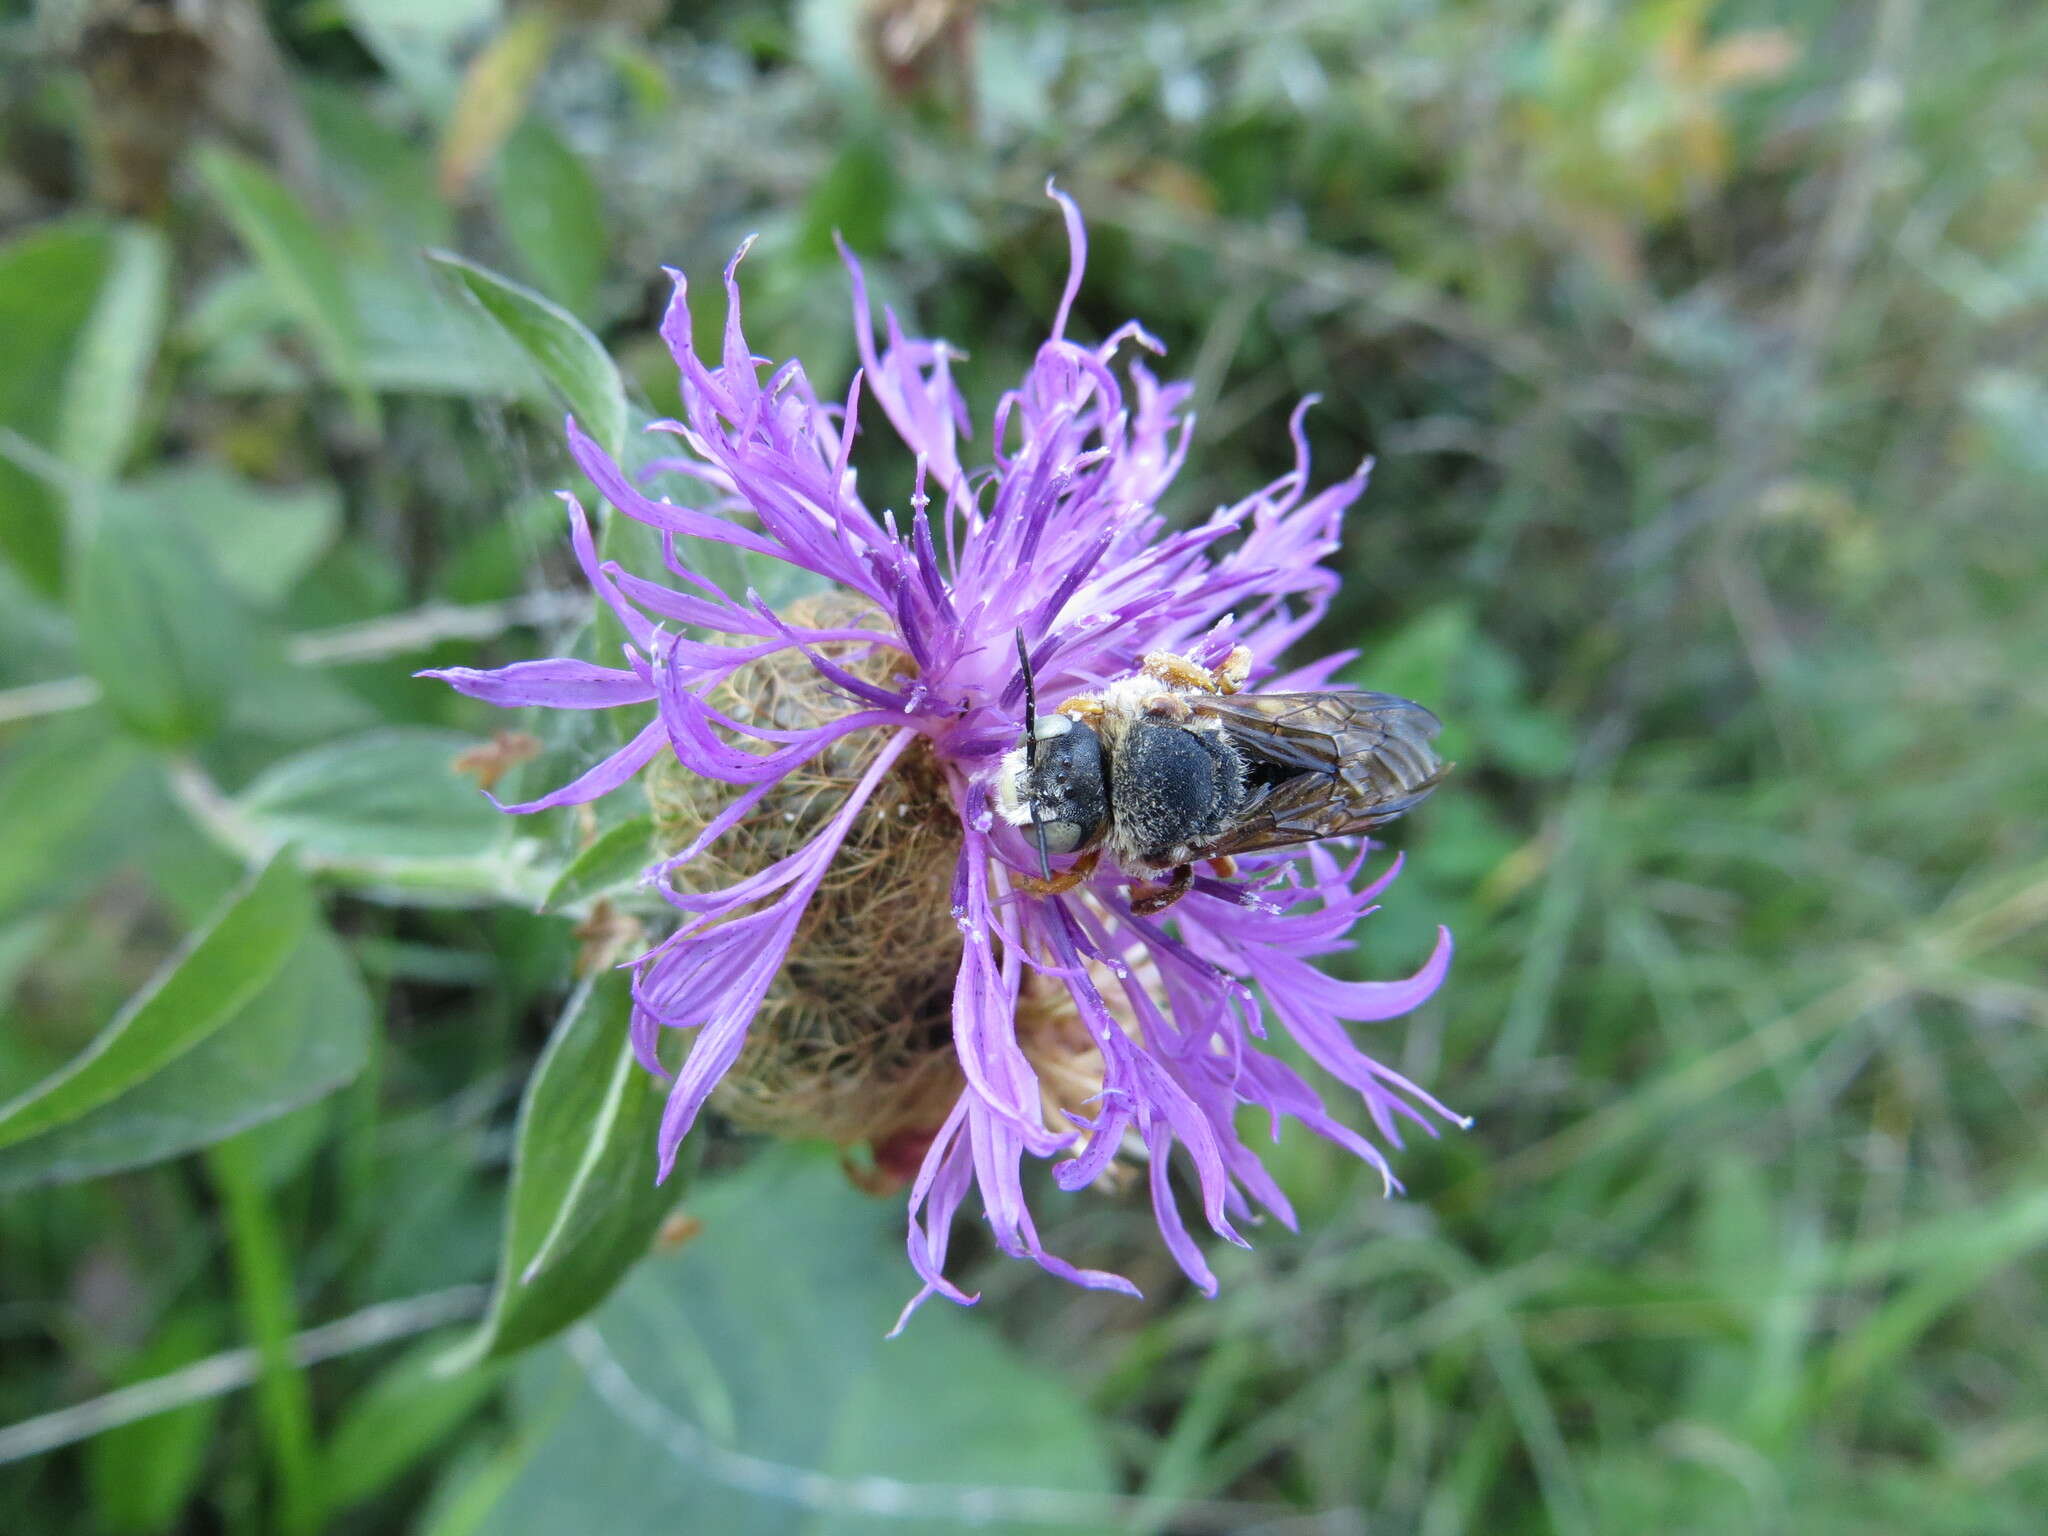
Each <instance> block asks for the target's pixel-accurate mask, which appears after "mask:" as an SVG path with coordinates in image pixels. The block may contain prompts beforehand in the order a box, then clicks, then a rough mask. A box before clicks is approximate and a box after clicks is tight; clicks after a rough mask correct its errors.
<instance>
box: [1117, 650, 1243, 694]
mask: <svg viewBox="0 0 2048 1536" xmlns="http://www.w3.org/2000/svg"><path fill="white" fill-rule="evenodd" d="M1143 666H1144V669H1145V673H1146V675H1147V676H1149V677H1156V678H1158V679H1159V681H1161V682H1162V683H1171V684H1174V685H1176V686H1178V687H1181V688H1194V689H1197V690H1199V691H1200V692H1202V693H1235V692H1237V690H1238V689H1240V688H1242V687H1243V686H1244V685H1245V682H1246V680H1247V679H1248V678H1250V677H1251V675H1252V653H1251V652H1250V651H1249V650H1247V649H1246V648H1245V647H1244V646H1241V645H1233V646H1232V647H1231V648H1230V651H1229V653H1228V654H1227V655H1225V656H1224V658H1223V660H1222V661H1221V662H1219V663H1218V664H1217V665H1216V667H1215V668H1214V669H1213V670H1212V669H1211V668H1208V667H1205V666H1201V665H1199V664H1198V663H1196V662H1192V661H1189V660H1188V659H1187V657H1185V656H1176V655H1174V654H1173V652H1171V651H1151V652H1148V653H1147V654H1146V656H1145V659H1144V662H1143Z"/></svg>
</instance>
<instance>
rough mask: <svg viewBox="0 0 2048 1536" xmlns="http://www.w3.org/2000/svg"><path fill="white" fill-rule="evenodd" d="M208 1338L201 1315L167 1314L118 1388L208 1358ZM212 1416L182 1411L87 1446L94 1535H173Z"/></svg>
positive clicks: (200, 1464) (209, 1410) (207, 1407)
mask: <svg viewBox="0 0 2048 1536" xmlns="http://www.w3.org/2000/svg"><path fill="white" fill-rule="evenodd" d="M214 1335H215V1328H214V1325H213V1324H212V1322H211V1321H210V1320H209V1317H208V1315H207V1313H204V1312H198V1311H179V1312H174V1313H173V1314H171V1316H170V1317H169V1318H167V1319H166V1320H165V1321H163V1322H162V1323H161V1324H159V1325H158V1327H157V1328H156V1330H155V1333H154V1336H153V1337H152V1338H151V1339H150V1340H149V1342H148V1343H147V1344H146V1345H145V1346H144V1347H143V1348H142V1349H141V1350H140V1351H139V1352H138V1353H137V1354H136V1356H135V1358H134V1359H133V1360H131V1361H130V1362H129V1363H128V1365H127V1367H126V1368H125V1369H124V1370H123V1371H122V1372H121V1382H122V1384H123V1385H124V1386H125V1385H132V1384H133V1383H135V1382H138V1381H146V1380H148V1379H149V1378H150V1377H152V1376H161V1375H164V1374H166V1373H167V1372H170V1371H174V1370H177V1369H178V1368H179V1367H180V1366H186V1365H190V1364H192V1363H193V1362H194V1361H195V1360H199V1359H201V1358H203V1357H204V1356H206V1355H207V1354H209V1353H211V1351H212V1348H213V1343H214ZM219 1408H220V1405H219V1404H218V1403H216V1402H207V1401H200V1402H196V1403H188V1404H186V1405H185V1406H184V1407H182V1408H174V1409H172V1410H171V1411H170V1412H169V1413H160V1414H157V1415H156V1416H155V1417H153V1418H147V1419H141V1420H138V1421H137V1422H136V1423H133V1424H123V1425H121V1426H119V1427H118V1428H115V1429H110V1430H107V1431H105V1432H104V1433H102V1434H98V1435H95V1436H94V1437H93V1438H92V1439H91V1440H89V1441H88V1442H86V1446H85V1465H86V1472H87V1478H86V1482H87V1485H88V1487H89V1488H90V1489H91V1491H92V1502H93V1513H94V1515H95V1517H96V1519H97V1528H98V1529H100V1530H102V1531H105V1532H106V1533H107V1536H155V1533H157V1532H160V1531H168V1530H172V1529H174V1528H175V1527H176V1525H177V1522H178V1516H179V1514H180V1512H181V1511H182V1510H183V1509H184V1507H185V1501H186V1500H187V1499H188V1498H190V1497H191V1496H192V1492H193V1489H194V1488H195V1486H196V1485H197V1483H198V1481H199V1474H200V1473H201V1472H202V1471H203V1470H205V1467H206V1450H207V1442H208V1439H209V1438H210V1436H211V1434H212V1431H213V1422H214V1419H215V1417H216V1416H217V1414H218V1411H219Z"/></svg>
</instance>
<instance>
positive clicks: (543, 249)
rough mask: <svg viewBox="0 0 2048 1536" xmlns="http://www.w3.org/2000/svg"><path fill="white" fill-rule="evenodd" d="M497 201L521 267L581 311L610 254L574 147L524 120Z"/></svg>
mask: <svg viewBox="0 0 2048 1536" xmlns="http://www.w3.org/2000/svg"><path fill="white" fill-rule="evenodd" d="M497 199H498V217H499V219H500V220H501V221H502V222H503V224H504V226H505V234H506V237H507V238H508V239H510V240H511V242H512V249H513V250H515V251H517V252H518V253H519V260H520V262H521V264H522V265H523V266H524V267H525V269H526V270H527V271H528V272H529V273H531V274H532V276H533V278H534V279H535V281H536V282H537V283H538V284H539V286H540V287H541V288H542V289H543V290H545V291H546V292H548V293H550V294H552V295H553V296H554V297H555V298H557V299H559V300H561V302H562V303H563V304H564V305H565V306H567V307H568V308H569V309H571V310H573V311H576V312H577V313H580V314H588V313H589V312H590V306H591V302H592V301H593V300H594V299H595V298H596V297H597V287H598V283H599V282H600V281H601V280H602V279H603V277H604V269H605V262H606V260H607V259H608V257H609V254H610V241H609V240H608V239H607V238H606V235H605V226H604V200H603V199H602V198H601V197H600V196H599V194H598V189H597V182H596V181H595V180H594V179H593V178H592V177H591V174H590V171H589V168H588V167H586V166H585V165H584V163H583V161H582V159H581V158H580V157H579V156H578V155H577V153H576V151H575V150H573V149H571V148H570V147H569V146H568V145H567V144H565V143H563V142H562V139H561V135H559V134H557V133H556V132H555V131H554V129H553V128H551V127H549V126H548V124H547V123H546V122H545V121H544V120H542V119H541V118H539V117H529V118H527V119H526V121H525V122H523V123H521V124H520V125H519V128H518V130H517V131H516V132H515V133H514V134H513V135H512V137H511V139H510V140H508V141H507V143H506V145H505V148H504V151H503V153H502V154H501V156H500V157H499V161H498V175H497Z"/></svg>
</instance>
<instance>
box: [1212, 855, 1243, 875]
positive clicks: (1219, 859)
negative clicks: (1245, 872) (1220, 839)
mask: <svg viewBox="0 0 2048 1536" xmlns="http://www.w3.org/2000/svg"><path fill="white" fill-rule="evenodd" d="M1209 868H1210V870H1211V872H1212V873H1214V875H1215V876H1216V878H1217V879H1218V880H1234V879H1236V878H1237V860H1235V859H1233V858H1232V857H1231V856H1230V855H1229V854H1227V853H1219V854H1217V855H1216V857H1215V858H1213V859H1211V860H1210V861H1209Z"/></svg>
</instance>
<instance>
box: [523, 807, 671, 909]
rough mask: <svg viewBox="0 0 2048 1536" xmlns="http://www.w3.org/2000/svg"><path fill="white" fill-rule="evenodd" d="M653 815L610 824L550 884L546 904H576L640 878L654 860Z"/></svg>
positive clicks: (564, 905) (558, 906)
mask: <svg viewBox="0 0 2048 1536" xmlns="http://www.w3.org/2000/svg"><path fill="white" fill-rule="evenodd" d="M653 848H654V818H653V817H652V816H634V817H631V818H629V819H628V820H625V821H622V822H620V823H619V824H618V825H617V826H615V827H610V828H607V829H606V830H605V831H603V832H600V833H599V834H598V835H597V837H596V838H595V839H594V840H592V842H591V843H590V846H588V847H587V848H585V849H583V851H582V852H580V853H578V854H577V855H576V857H575V858H573V859H571V860H570V861H569V867H568V868H567V869H565V870H563V871H562V873H561V875H560V876H559V877H557V879H556V880H555V883H554V884H553V885H551V886H549V887H548V899H547V903H546V904H547V905H548V906H549V907H551V908H562V907H573V906H577V905H579V904H580V903H582V902H586V901H589V900H590V899H591V898H593V897H596V896H601V895H603V894H604V893H605V892H606V891H611V890H616V889H618V888H619V887H620V886H622V885H627V884H629V883H631V882H633V881H637V880H638V879H639V878H640V872H641V871H642V870H644V869H645V868H646V867H647V866H648V865H649V864H651V863H652V862H653V861H654V852H653Z"/></svg>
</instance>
